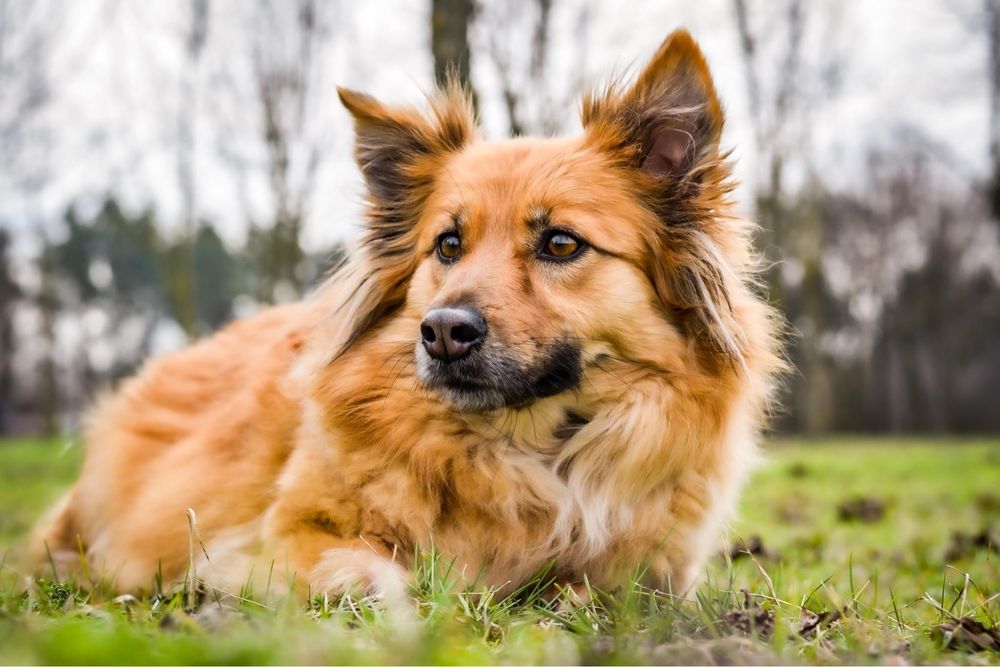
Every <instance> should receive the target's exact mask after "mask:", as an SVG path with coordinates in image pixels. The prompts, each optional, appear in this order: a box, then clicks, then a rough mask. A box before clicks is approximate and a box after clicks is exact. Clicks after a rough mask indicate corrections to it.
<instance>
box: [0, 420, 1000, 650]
mask: <svg viewBox="0 0 1000 667" xmlns="http://www.w3.org/2000/svg"><path fill="white" fill-rule="evenodd" d="M768 459H769V460H768V462H767V464H766V465H765V466H764V467H763V468H762V469H761V470H760V471H759V472H758V473H757V474H756V475H755V476H754V478H753V481H752V483H751V484H750V487H749V488H748V490H747V493H746V494H745V495H744V499H743V502H742V510H741V516H740V519H739V521H738V522H737V523H736V524H735V525H734V527H733V539H736V538H737V537H741V538H743V539H745V540H747V543H748V544H749V543H750V542H755V541H756V540H753V539H752V538H754V537H757V538H759V542H760V543H761V544H762V547H761V548H760V549H756V550H755V551H757V553H756V555H754V556H753V557H739V558H737V559H736V560H735V561H732V562H731V561H730V560H729V559H727V558H725V557H724V556H722V555H720V556H719V557H717V558H715V559H714V560H713V561H712V563H711V564H710V566H709V568H708V571H707V573H706V575H707V581H706V582H705V583H704V584H703V585H702V586H701V587H700V588H699V589H698V591H697V594H696V595H695V596H694V598H693V599H690V600H680V599H677V598H673V597H671V596H669V595H665V594H662V593H657V592H654V591H650V590H647V589H644V588H643V587H641V586H640V585H638V584H635V583H633V584H630V585H628V586H626V587H624V588H622V589H621V590H617V591H610V592H596V591H595V599H593V600H591V601H589V602H587V603H585V604H584V603H581V604H577V605H573V604H570V603H569V602H568V601H567V600H566V599H556V600H549V601H547V600H545V599H543V597H542V596H541V595H539V593H540V591H541V590H543V589H544V588H546V586H547V584H548V582H547V580H546V578H545V577H544V575H542V576H540V578H539V580H538V581H537V582H534V583H533V584H532V585H530V586H528V587H526V589H525V590H523V591H521V593H520V594H519V595H517V596H515V597H514V598H513V599H506V600H502V599H497V598H496V597H495V596H492V595H491V594H490V593H489V591H483V590H471V591H467V590H460V589H457V588H455V587H454V586H453V585H450V584H449V583H448V580H447V579H446V578H445V577H443V576H442V575H443V574H444V572H445V571H446V570H447V565H448V563H447V562H446V560H445V559H443V558H442V557H440V556H438V555H436V554H422V555H419V556H418V557H417V558H416V561H417V562H415V564H414V567H415V568H416V569H417V577H416V580H417V584H416V586H415V588H416V590H415V598H416V603H415V605H414V610H415V616H413V615H408V614H407V613H387V612H385V611H383V610H381V609H380V608H379V606H378V604H377V602H375V601H373V600H368V599H362V600H355V599H351V598H343V599H340V600H332V601H328V602H326V603H324V602H323V601H316V602H315V603H314V604H313V605H312V606H311V607H310V608H308V609H307V608H305V607H304V606H300V605H298V604H296V603H293V602H287V601H286V602H274V601H272V600H264V599H260V600H249V599H247V600H243V601H229V602H226V601H218V600H215V599H214V598H212V597H211V596H207V597H206V596H203V597H202V598H200V599H199V600H197V601H192V600H188V599H186V598H185V595H184V593H183V591H180V590H171V591H164V592H163V593H162V594H160V595H158V596H155V597H153V598H150V599H144V600H130V599H126V600H122V599H118V600H116V599H115V596H114V594H113V593H112V592H109V591H104V590H101V589H98V590H97V591H94V592H90V593H88V592H84V591H83V589H82V588H79V587H77V586H76V585H75V584H74V582H52V581H35V582H31V581H27V580H26V578H25V577H24V575H23V573H21V572H18V570H17V566H16V565H15V564H13V563H12V562H11V561H10V560H8V562H7V563H6V564H5V565H4V566H3V567H2V569H0V662H14V663H24V662H41V663H157V664H171V663H221V664H239V663H258V664H275V663H318V662H350V663H400V662H402V663H441V664H465V663H483V664H489V663H575V662H583V663H616V664H619V663H636V662H638V663H649V662H655V663H732V662H755V663H761V662H765V663H767V662H784V663H886V662H888V663H892V664H905V663H910V664H914V663H942V662H946V663H968V664H1000V651H997V650H985V651H978V652H974V651H971V650H969V649H968V647H967V646H962V645H960V644H961V642H959V641H957V640H955V639H954V638H952V639H951V641H950V643H949V636H950V635H949V634H947V633H943V632H942V630H941V626H942V624H945V623H954V622H956V621H957V619H959V618H962V617H969V618H972V619H975V620H976V621H978V622H980V623H982V624H983V625H984V626H985V627H988V628H993V627H996V626H997V624H998V623H1000V567H998V564H1000V553H998V552H996V551H993V550H992V549H993V547H992V546H991V544H990V541H989V539H986V540H978V541H977V539H976V537H977V536H981V534H983V533H984V531H985V534H986V535H987V536H989V535H990V534H991V533H989V530H990V529H992V531H993V532H992V535H993V536H995V535H996V534H997V532H998V529H1000V441H988V440H980V441H951V440H949V441H932V440H922V441H903V440H892V441H877V440H847V439H842V440H827V441H822V442H808V443H806V442H795V443H780V444H776V445H772V446H770V447H769V450H768ZM79 461H80V455H79V451H78V449H77V448H66V447H64V446H62V445H61V444H59V443H40V442H31V441H21V442H4V443H0V510H2V511H0V553H2V551H3V550H4V549H5V548H6V546H5V545H16V544H17V543H18V541H19V540H20V538H21V537H23V535H24V533H25V531H26V530H28V528H29V527H30V525H31V522H32V521H33V520H34V518H35V517H37V515H38V514H39V513H40V512H41V511H43V510H44V508H45V506H46V505H47V504H48V503H49V502H51V501H52V500H54V499H55V498H56V497H58V495H59V493H60V492H61V491H62V490H63V489H64V488H65V486H66V485H67V484H68V482H69V481H70V480H71V479H72V476H73V474H74V471H75V470H76V469H77V467H78V465H79ZM858 499H865V500H867V501H868V504H869V505H871V506H872V507H871V508H869V509H870V510H871V511H870V516H869V518H868V520H867V521H863V520H860V519H852V518H851V517H850V516H848V517H842V516H840V514H839V512H838V507H839V506H840V505H841V504H842V503H844V502H847V501H852V500H858ZM880 511H881V514H880ZM963 535H964V537H963ZM956 536H957V537H956ZM824 612H825V613H826V614H825V615H824V616H822V620H820V621H819V622H817V617H816V616H815V615H818V614H824ZM810 620H811V621H812V623H811V624H812V625H815V626H816V627H815V628H814V629H813V630H812V631H806V632H803V631H802V627H803V623H806V624H807V625H809V624H810V623H809V622H810ZM966 627H967V629H971V631H972V634H975V630H977V629H978V626H975V625H973V624H969V625H968V626H966ZM978 637H979V639H980V640H981V641H986V642H988V641H990V639H989V638H988V637H986V635H983V634H980V635H978ZM997 637H998V643H1000V634H998V635H997ZM974 639H975V637H973V640H974ZM966 644H968V642H966Z"/></svg>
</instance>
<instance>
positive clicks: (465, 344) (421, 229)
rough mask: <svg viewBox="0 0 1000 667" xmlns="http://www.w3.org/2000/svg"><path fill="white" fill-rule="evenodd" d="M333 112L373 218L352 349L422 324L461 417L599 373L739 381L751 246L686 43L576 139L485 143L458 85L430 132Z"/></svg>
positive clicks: (371, 105) (422, 339) (590, 110)
mask: <svg viewBox="0 0 1000 667" xmlns="http://www.w3.org/2000/svg"><path fill="white" fill-rule="evenodd" d="M340 97H341V100H342V101H343V103H344V105H345V106H346V107H347V108H348V110H349V111H350V112H351V113H352V115H353V116H354V119H355V125H356V131H357V147H356V155H357V160H358V163H359V165H360V168H361V171H362V172H363V174H364V177H365V180H366V184H367V190H368V196H369V201H370V214H369V227H368V231H367V234H366V236H365V238H364V249H365V252H366V253H367V261H368V262H369V263H370V273H369V274H368V275H367V276H366V278H365V280H364V285H363V291H364V297H363V299H362V302H363V303H362V305H361V306H360V307H358V308H356V312H355V314H354V320H355V321H354V322H353V323H352V326H353V333H352V335H351V337H350V340H351V341H352V342H353V341H354V340H356V339H357V338H358V337H359V336H361V335H363V334H365V333H366V332H368V331H369V330H370V329H372V328H373V326H375V325H376V324H377V323H379V322H380V321H381V320H383V319H386V317H387V316H388V315H390V314H392V313H396V312H399V311H400V310H401V309H402V310H405V311H406V312H408V313H410V314H412V315H415V320H416V321H419V325H414V326H413V328H414V330H413V331H412V332H411V333H412V336H413V340H414V343H415V352H414V354H416V366H417V376H418V378H419V380H420V381H421V382H422V383H423V384H424V385H425V386H426V387H427V388H430V389H433V390H436V391H438V392H440V393H441V395H442V396H443V397H444V398H446V399H447V400H448V401H449V402H450V403H452V404H453V405H454V406H456V407H458V408H460V409H465V410H492V409H497V408H501V407H516V406H521V405H527V404H530V403H532V402H533V401H535V400H536V399H539V398H544V397H547V396H551V395H554V394H559V393H561V392H566V391H569V390H573V389H574V388H576V387H577V385H578V384H579V383H580V382H581V379H582V378H583V377H584V375H585V372H586V369H587V367H588V364H591V363H599V362H600V359H601V358H602V357H607V356H618V357H624V358H626V359H631V360H636V359H641V360H644V361H645V362H646V363H657V361H658V360H660V359H662V358H663V356H662V354H660V353H661V352H662V351H664V350H665V351H666V352H667V353H669V354H673V355H688V356H689V357H690V358H692V359H695V360H696V363H698V364H700V365H701V366H702V367H705V368H723V367H729V368H734V367H738V366H739V365H740V364H741V363H742V359H743V349H742V347H743V344H742V335H741V332H740V330H739V327H738V326H737V324H736V321H735V318H734V317H733V311H732V303H731V296H732V294H733V293H734V290H738V289H742V284H741V282H740V279H739V278H738V277H737V274H738V272H739V270H740V264H741V262H743V261H744V260H745V256H744V254H743V253H745V246H746V242H745V238H744V233H743V230H742V228H741V227H740V226H739V224H738V223H736V222H735V221H734V220H732V219H731V218H728V217H727V216H726V207H727V202H726V200H725V195H726V192H727V191H728V185H727V177H728V168H727V166H726V163H725V160H724V156H723V155H721V154H720V149H719V137H720V134H721V131H722V124H723V114H722V109H721V106H720V103H719V100H718V98H717V96H716V93H715V89H714V87H713V84H712V80H711V76H710V74H709V71H708V67H707V64H706V62H705V59H704V57H703V56H702V54H701V52H700V50H699V49H698V46H697V45H696V43H695V42H694V40H693V39H692V38H691V36H690V35H689V34H688V33H686V32H683V31H678V32H675V33H673V34H672V35H670V36H669V37H668V38H667V40H666V41H665V42H664V43H663V45H662V46H661V47H660V49H659V51H658V52H657V53H656V55H655V56H654V57H653V59H652V61H651V62H650V63H649V65H648V66H647V67H646V68H645V69H644V70H643V71H642V72H641V74H640V75H639V77H638V78H637V80H636V81H635V82H634V83H633V84H632V85H631V86H628V87H623V86H618V85H612V86H609V87H607V88H606V89H604V90H603V91H601V92H599V93H594V94H592V95H590V96H589V98H588V99H587V100H586V101H585V102H584V104H583V110H582V121H583V126H584V132H583V134H582V136H579V137H574V138H565V139H525V138H518V139H511V140H506V141H499V142H489V141H483V140H481V139H479V138H478V136H477V131H476V125H475V121H474V115H473V112H472V110H471V107H470V104H469V102H468V101H467V98H466V96H465V95H464V94H463V92H462V91H461V90H460V89H459V88H458V87H457V86H451V87H449V88H447V89H446V90H444V91H441V92H440V93H439V94H438V95H437V96H436V97H434V98H433V99H432V100H431V113H430V114H422V113H420V112H417V111H415V110H413V109H409V108H397V107H387V106H384V105H382V104H381V103H379V102H377V101H376V100H374V99H372V98H370V97H368V96H366V95H362V94H360V93H356V92H352V91H348V90H341V91H340Z"/></svg>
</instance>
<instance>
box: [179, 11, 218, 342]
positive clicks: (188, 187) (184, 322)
mask: <svg viewBox="0 0 1000 667" xmlns="http://www.w3.org/2000/svg"><path fill="white" fill-rule="evenodd" d="M188 14H189V16H188V19H189V21H188V29H187V30H186V31H185V34H184V55H185V67H184V69H183V70H182V71H181V75H180V90H179V98H180V104H178V105H177V109H178V113H177V181H178V183H179V184H180V194H181V217H182V220H181V238H180V242H179V243H178V248H177V255H178V257H177V261H178V262H179V263H180V264H181V266H180V267H178V271H177V272H176V274H175V279H174V282H173V283H172V286H173V290H172V294H173V300H174V304H175V312H176V315H177V322H178V324H180V326H181V328H182V329H184V332H185V333H186V334H187V336H188V338H191V339H193V338H195V337H196V336H197V335H198V333H199V332H198V309H197V303H196V302H197V298H196V291H197V290H198V288H199V285H198V283H197V282H196V278H197V274H196V272H195V270H194V244H195V239H196V238H197V237H198V234H199V230H198V217H197V215H198V214H197V189H196V180H195V169H194V156H195V151H196V148H197V137H196V134H195V119H196V118H197V116H198V113H199V104H198V98H199V96H198V92H199V86H198V78H199V72H200V69H201V60H202V53H203V52H204V50H205V44H206V42H207V41H208V28H209V3H208V0H190V2H189V7H188Z"/></svg>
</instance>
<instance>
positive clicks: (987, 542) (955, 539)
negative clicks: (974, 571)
mask: <svg viewBox="0 0 1000 667" xmlns="http://www.w3.org/2000/svg"><path fill="white" fill-rule="evenodd" d="M978 551H988V552H993V553H997V552H1000V531H996V530H994V529H993V528H984V529H983V530H981V531H979V532H978V533H963V532H960V531H955V532H954V533H952V534H951V545H950V546H949V547H948V551H947V553H945V555H944V558H945V560H946V561H948V562H952V561H956V560H961V559H963V558H966V557H968V556H971V555H973V554H975V553H976V552H978Z"/></svg>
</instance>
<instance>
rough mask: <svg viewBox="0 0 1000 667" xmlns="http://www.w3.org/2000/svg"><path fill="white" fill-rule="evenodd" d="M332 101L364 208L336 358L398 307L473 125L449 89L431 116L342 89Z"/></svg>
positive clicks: (467, 107)
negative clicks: (350, 146) (349, 140)
mask: <svg viewBox="0 0 1000 667" xmlns="http://www.w3.org/2000/svg"><path fill="white" fill-rule="evenodd" d="M337 93H338V95H339V96H340V101H341V102H342V103H343V105H344V106H345V107H347V110H348V111H349V112H350V113H351V115H352V116H353V117H354V129H355V149H354V155H355V159H356V160H357V163H358V167H359V168H360V169H361V173H362V175H363V176H364V179H365V186H366V190H367V198H368V204H369V206H368V211H367V218H368V220H367V229H366V231H365V234H364V235H363V237H362V240H361V244H362V253H361V255H362V256H361V257H358V258H356V259H355V260H354V261H353V264H352V266H351V267H348V268H349V269H350V271H353V272H354V273H355V274H356V276H357V281H358V284H357V286H356V288H354V289H353V290H352V292H351V293H352V296H351V299H350V303H345V304H343V308H345V309H346V310H345V312H349V313H350V315H349V317H348V318H347V319H348V320H349V326H350V333H349V335H347V336H346V337H345V340H344V342H343V346H342V347H341V348H340V352H342V351H343V350H346V349H347V347H349V346H350V345H351V343H353V342H354V341H355V340H356V339H357V338H358V337H359V336H360V335H361V334H363V333H364V332H365V331H367V330H368V329H369V328H370V327H371V326H372V325H373V324H374V323H375V322H377V321H378V320H379V319H380V318H381V317H382V316H384V315H385V314H387V313H389V312H391V311H392V310H394V309H395V308H396V307H398V306H399V305H400V304H402V302H403V300H404V298H405V294H406V287H407V283H408V281H409V278H410V276H411V275H412V274H413V271H414V270H415V268H416V265H417V261H418V256H417V236H418V234H419V230H418V228H417V227H418V226H417V221H418V220H419V218H420V215H421V213H422V211H423V208H424V206H425V204H426V201H427V198H428V197H429V196H430V194H431V192H432V190H433V188H434V182H435V179H436V178H437V177H438V175H439V174H440V173H441V171H442V170H443V168H444V165H445V162H446V160H447V159H448V158H449V156H451V155H452V154H454V153H455V152H457V151H459V150H461V149H462V148H463V147H464V146H465V145H466V144H467V143H469V142H470V141H472V139H473V138H474V137H475V134H476V122H475V114H474V112H473V110H472V105H471V103H470V101H469V96H468V95H467V94H466V92H465V91H464V90H463V89H462V87H461V86H460V85H459V84H458V83H456V82H454V81H451V82H449V83H447V84H446V85H445V86H444V87H443V88H442V89H441V90H439V91H437V92H436V93H435V94H434V95H432V96H431V97H430V98H429V100H428V101H429V103H430V111H429V113H422V112H421V111H419V110H417V109H415V108H412V107H390V106H387V105H384V104H382V103H380V102H379V101H377V100H376V99H374V98H373V97H370V96H368V95H365V94H363V93H359V92H355V91H353V90H348V89H346V88H338V89H337ZM359 267H363V268H359ZM359 271H360V272H361V273H358V272H359Z"/></svg>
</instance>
